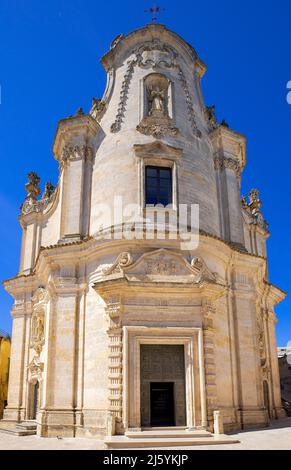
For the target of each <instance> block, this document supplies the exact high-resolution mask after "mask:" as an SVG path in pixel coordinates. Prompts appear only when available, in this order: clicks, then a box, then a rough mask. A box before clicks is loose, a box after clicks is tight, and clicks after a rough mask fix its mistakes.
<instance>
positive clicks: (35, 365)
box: [28, 356, 44, 383]
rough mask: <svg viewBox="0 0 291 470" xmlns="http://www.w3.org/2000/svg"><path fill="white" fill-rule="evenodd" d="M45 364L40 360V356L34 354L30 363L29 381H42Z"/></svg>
mask: <svg viewBox="0 0 291 470" xmlns="http://www.w3.org/2000/svg"><path fill="white" fill-rule="evenodd" d="M43 367H44V364H43V362H41V361H40V358H39V357H38V356H34V358H33V359H32V361H31V362H30V364H29V365H28V371H29V382H30V383H36V382H41V381H42V372H43Z"/></svg>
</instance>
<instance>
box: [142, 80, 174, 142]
mask: <svg viewBox="0 0 291 470" xmlns="http://www.w3.org/2000/svg"><path fill="white" fill-rule="evenodd" d="M144 88H145V90H144V92H145V97H146V103H145V108H146V115H145V117H144V118H143V120H142V121H141V123H140V124H139V125H138V126H137V128H136V129H137V130H138V131H139V132H141V133H142V134H145V135H152V136H154V137H156V138H161V137H162V136H164V135H170V136H172V137H174V136H176V135H177V134H178V133H179V131H178V129H177V128H176V127H174V124H173V121H172V119H171V118H170V116H169V103H168V94H169V90H168V89H169V80H168V79H167V78H166V77H165V76H164V75H161V74H159V73H152V74H150V75H148V76H147V77H146V78H145V80H144Z"/></svg>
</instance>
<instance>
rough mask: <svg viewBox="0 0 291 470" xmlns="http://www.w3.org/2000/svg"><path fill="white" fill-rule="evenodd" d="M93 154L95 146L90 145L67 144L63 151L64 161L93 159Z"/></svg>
mask: <svg viewBox="0 0 291 470" xmlns="http://www.w3.org/2000/svg"><path fill="white" fill-rule="evenodd" d="M93 156H94V152H93V148H92V147H90V146H89V145H65V147H64V148H63V151H62V162H66V161H67V160H70V161H75V160H82V159H88V160H92V158H93Z"/></svg>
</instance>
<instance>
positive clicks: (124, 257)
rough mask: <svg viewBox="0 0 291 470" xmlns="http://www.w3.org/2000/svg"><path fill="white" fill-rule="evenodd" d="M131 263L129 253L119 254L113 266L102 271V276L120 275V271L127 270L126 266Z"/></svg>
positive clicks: (131, 259)
mask: <svg viewBox="0 0 291 470" xmlns="http://www.w3.org/2000/svg"><path fill="white" fill-rule="evenodd" d="M132 263H133V258H132V256H131V254H130V253H127V252H124V253H120V255H119V256H118V257H117V259H116V261H115V262H114V263H113V265H111V266H110V267H106V268H105V269H104V270H103V274H105V275H108V274H116V273H122V270H123V269H124V268H127V266H130V265H131V264H132Z"/></svg>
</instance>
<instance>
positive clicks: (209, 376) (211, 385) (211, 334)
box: [202, 300, 217, 430]
mask: <svg viewBox="0 0 291 470" xmlns="http://www.w3.org/2000/svg"><path fill="white" fill-rule="evenodd" d="M214 314H215V307H214V305H213V303H212V302H210V301H209V300H203V303H202V316H203V342H204V366H205V382H206V406H207V421H208V427H209V428H210V429H211V430H213V412H214V411H215V410H217V387H216V364H215V330H214V327H213V317H214Z"/></svg>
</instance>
